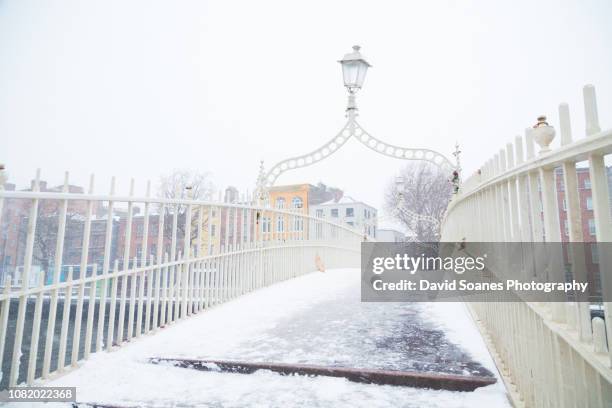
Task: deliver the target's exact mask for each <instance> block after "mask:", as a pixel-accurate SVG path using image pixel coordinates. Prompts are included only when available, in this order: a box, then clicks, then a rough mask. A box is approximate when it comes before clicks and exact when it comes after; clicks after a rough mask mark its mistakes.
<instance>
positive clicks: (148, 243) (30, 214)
mask: <svg viewBox="0 0 612 408" xmlns="http://www.w3.org/2000/svg"><path fill="white" fill-rule="evenodd" d="M39 180H40V172H38V173H37V178H36V180H35V182H34V186H33V191H5V190H3V189H2V187H1V186H2V183H0V216H2V215H4V217H2V218H0V226H3V223H4V225H6V224H7V223H10V222H11V219H9V218H8V216H7V215H6V214H7V213H8V211H4V213H3V211H2V210H3V207H4V209H5V210H7V208H8V207H10V206H13V209H14V208H21V209H22V212H24V213H25V215H24V218H23V219H24V220H26V221H27V229H26V231H25V234H24V235H25V239H24V243H23V246H24V248H23V250H22V251H21V252H19V253H20V254H22V255H23V256H22V264H21V265H20V266H19V268H17V269H20V270H21V271H22V272H21V274H20V275H21V276H18V277H15V276H9V275H6V276H4V277H3V278H4V279H3V285H4V287H3V290H2V293H1V294H0V356H2V373H3V375H2V381H1V383H0V388H6V387H7V386H14V385H16V384H20V383H27V384H32V383H33V382H34V381H35V380H36V379H38V378H43V379H46V378H50V377H51V376H53V375H56V374H59V373H62V372H65V371H66V370H68V369H70V368H73V367H78V365H79V362H80V361H81V360H84V359H87V358H88V357H89V355H90V354H91V353H92V352H100V351H101V350H111V349H112V348H114V347H118V346H121V345H122V344H124V343H125V342H128V341H131V340H132V339H133V338H137V337H140V336H142V335H145V334H149V333H154V332H156V331H157V330H159V329H160V328H162V327H164V326H167V325H169V324H172V323H174V322H175V321H177V320H180V319H183V318H185V317H187V316H189V315H192V314H195V313H198V312H201V311H203V310H206V309H207V308H209V307H212V306H214V305H216V304H219V303H223V302H225V301H227V300H230V299H232V298H234V297H236V296H240V295H242V294H244V293H247V292H250V291H252V290H255V289H258V288H261V287H264V286H267V285H271V284H273V283H275V282H279V281H282V280H285V279H289V278H292V277H296V276H299V275H302V274H304V273H308V272H311V271H314V270H316V269H317V268H319V269H320V268H322V267H323V265H324V267H326V268H334V267H347V266H352V267H356V266H358V265H359V251H360V242H361V240H362V235H361V234H360V233H358V232H356V231H354V230H352V229H350V228H347V227H345V226H342V225H338V224H333V223H330V222H327V221H325V220H322V219H318V218H313V217H310V216H308V215H305V214H302V213H300V211H301V210H296V211H286V210H277V209H270V208H262V207H257V206H253V205H242V204H228V203H218V202H205V201H197V200H180V199H161V198H152V197H150V195H149V191H150V188H149V187H147V195H146V196H145V197H136V196H134V195H133V191H134V184H133V182H132V185H131V189H130V191H131V193H130V194H129V195H127V196H118V195H115V193H114V179H113V182H112V187H111V194H110V195H96V194H94V193H93V177H92V179H91V181H90V187H89V192H88V193H87V194H78V193H69V192H68V175H66V180H65V182H64V188H63V192H49V191H47V192H41V191H39V190H40V181H39ZM50 203H53V209H54V211H53V215H52V216H53V217H56V219H55V222H56V223H55V224H53V225H54V226H55V225H56V228H55V229H54V234H55V236H54V237H55V239H54V240H55V242H54V245H55V251H54V253H53V260H52V262H51V264H52V265H53V268H52V269H51V267H49V268H48V271H47V275H49V274H50V275H51V276H46V277H45V276H44V274H45V271H44V270H42V271H41V272H39V273H41V274H42V276H40V277H39V279H34V280H33V279H31V275H32V274H33V273H34V263H35V261H33V259H34V254H35V253H36V251H37V248H36V239H37V235H36V234H37V223H39V222H42V221H41V219H40V214H39V212H40V211H43V210H44V208H48V207H49V205H50ZM121 206H123V207H121ZM77 207H78V208H79V210H75V208H77ZM137 207H138V208H139V209H144V211H143V215H142V216H140V215H139V216H138V217H141V219H140V220H139V222H138V224H136V218H137V216H136V215H135V208H137ZM99 208H103V210H104V212H105V215H104V216H103V217H101V218H100V216H99V215H97V214H95V209H99ZM69 210H70V211H77V212H80V214H79V222H80V224H78V227H79V228H77V229H78V230H79V231H81V232H79V234H80V237H79V243H80V259H79V260H78V261H79V262H76V264H77V265H78V268H77V267H75V266H69V267H67V271H65V269H66V268H63V265H66V264H71V263H72V264H74V263H75V262H74V261H72V262H71V261H68V262H66V260H65V258H66V256H65V251H68V250H70V248H69V246H70V245H71V242H72V241H70V240H66V235H67V232H66V228H67V213H68V211H69ZM13 213H14V211H13ZM151 220H153V221H155V223H154V224H152V223H151ZM264 220H267V221H266V225H264V222H263V221H264ZM94 222H102V223H103V224H105V228H104V234H103V241H104V244H103V249H102V250H101V254H100V260H101V261H100V262H98V261H95V260H92V259H90V257H91V256H90V251H91V247H92V245H91V239H92V238H93V235H92V223H94ZM279 224H282V228H281V227H280V226H279ZM133 225H137V226H138V231H136V233H135V232H134V231H133ZM150 225H154V226H156V232H154V234H155V235H154V234H151V233H150V228H149V227H150ZM9 226H10V227H15V226H14V225H9ZM72 229H74V226H72ZM0 231H3V229H0ZM135 236H138V237H140V239H139V240H136V241H135V240H134V237H135ZM5 242H6V239H5ZM134 242H135V243H134ZM152 243H155V244H152ZM152 245H155V250H153V251H152V250H151V249H152V248H151V247H152ZM135 246H137V247H138V248H134V247H135ZM136 250H140V253H141V254H144V255H141V256H140V257H137V256H135V254H134V252H136ZM5 255H6V254H5ZM49 271H52V272H51V273H49ZM81 271H83V273H81ZM77 275H78V276H77ZM15 282H19V283H20V285H17V286H16V285H15ZM23 282H30V284H25V285H24V284H23ZM31 282H37V284H36V285H35V286H32V285H31ZM28 346H29V347H28Z"/></svg>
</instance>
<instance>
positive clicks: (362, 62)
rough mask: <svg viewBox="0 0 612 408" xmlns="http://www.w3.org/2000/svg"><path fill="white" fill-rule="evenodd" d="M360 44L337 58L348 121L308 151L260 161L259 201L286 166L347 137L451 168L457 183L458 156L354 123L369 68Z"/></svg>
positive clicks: (310, 160) (314, 158) (311, 160)
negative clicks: (395, 141)
mask: <svg viewBox="0 0 612 408" xmlns="http://www.w3.org/2000/svg"><path fill="white" fill-rule="evenodd" d="M360 49H361V48H360V47H359V46H358V45H355V46H353V51H352V52H350V53H348V54H346V55H344V57H343V58H342V59H341V60H340V61H338V62H339V63H340V65H341V66H342V77H343V79H344V86H345V87H346V89H347V90H348V105H347V108H346V111H347V118H348V120H347V122H346V124H345V125H344V127H343V128H342V129H341V130H340V132H339V133H338V134H337V135H336V136H334V137H333V138H332V139H331V140H329V141H328V142H327V143H326V144H324V145H323V146H321V147H319V148H318V149H315V150H313V151H311V152H310V153H307V154H304V155H301V156H294V157H290V158H288V159H285V160H282V161H280V162H278V163H277V164H275V165H274V166H273V167H272V168H271V169H270V170H269V171H267V172H266V171H265V169H264V166H263V162H262V163H261V165H260V169H259V175H258V178H257V190H256V198H257V200H258V202H259V204H260V205H261V204H263V203H264V202H265V201H266V200H265V199H266V197H267V191H268V188H269V187H271V186H273V185H274V183H275V182H276V180H277V179H278V177H279V176H280V175H281V174H282V173H284V172H286V171H289V170H294V169H298V168H301V167H306V166H311V165H313V164H315V163H317V162H319V161H321V160H323V159H325V158H327V157H329V156H330V155H332V154H333V153H334V152H336V151H337V150H339V149H340V148H341V147H342V146H343V145H344V144H345V143H346V142H347V141H348V140H349V139H350V138H354V139H357V141H359V142H361V143H362V144H363V145H365V146H366V147H367V148H369V149H371V150H373V151H375V152H376V153H379V154H383V155H385V156H389V157H392V158H394V159H400V160H423V161H427V162H430V163H432V164H434V165H436V166H437V167H439V168H440V169H442V171H443V172H445V173H446V174H449V175H451V174H452V172H453V171H456V172H457V183H458V180H459V178H458V174H459V156H458V154H457V155H456V156H455V163H453V162H452V161H451V160H449V159H448V158H447V157H446V156H444V155H442V154H440V153H438V152H436V151H435V150H431V149H426V148H409V147H401V146H396V145H392V144H389V143H385V142H383V141H382V140H379V139H377V138H375V137H374V136H372V135H371V134H369V133H368V132H366V131H365V129H363V128H362V127H361V126H360V125H359V123H357V120H356V117H357V114H356V111H357V106H356V104H355V94H356V93H357V91H359V90H360V89H361V88H362V86H363V83H364V81H365V77H366V74H367V72H368V69H369V68H370V67H371V66H372V65H370V63H368V62H367V61H366V59H365V58H364V57H363V55H361V52H360Z"/></svg>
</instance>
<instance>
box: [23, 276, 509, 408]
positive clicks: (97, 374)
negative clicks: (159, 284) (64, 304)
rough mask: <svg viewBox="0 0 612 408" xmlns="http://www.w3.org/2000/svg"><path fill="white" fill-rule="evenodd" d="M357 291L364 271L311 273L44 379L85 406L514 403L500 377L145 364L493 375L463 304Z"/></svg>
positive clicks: (348, 405)
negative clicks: (383, 376)
mask: <svg viewBox="0 0 612 408" xmlns="http://www.w3.org/2000/svg"><path fill="white" fill-rule="evenodd" d="M359 290H360V288H359V270H356V269H346V270H332V271H328V272H326V273H318V272H317V273H312V274H309V275H306V276H303V277H300V278H297V279H294V280H291V281H287V282H283V283H280V284H277V285H274V286H272V287H269V288H265V289H261V290H259V291H256V292H254V293H251V294H249V295H246V296H243V297H241V298H239V299H236V300H234V301H231V302H228V303H226V304H223V305H221V306H218V307H215V308H213V309H211V310H209V311H206V312H204V313H201V314H199V315H196V316H193V317H190V318H188V319H186V320H184V321H181V322H178V323H176V324H174V325H172V326H170V327H167V328H165V329H162V330H160V331H159V332H158V333H157V334H155V335H152V336H146V337H144V338H141V339H138V340H136V341H134V342H133V343H132V344H128V345H126V346H124V347H122V348H121V349H119V350H117V351H114V352H110V353H108V352H102V353H98V354H94V355H93V356H92V358H91V359H90V360H89V361H87V362H85V363H84V364H83V366H82V367H81V368H80V369H78V370H75V371H73V372H71V373H69V374H67V375H65V376H63V377H60V378H58V379H56V380H54V381H51V382H47V383H46V384H45V385H56V386H76V387H77V400H78V401H79V402H97V403H108V404H117V405H123V406H147V407H149V406H152V407H157V406H159V407H196V406H197V407H201V406H212V407H253V406H259V407H329V406H333V407H344V406H346V407H362V406H363V407H445V408H448V407H509V406H510V405H509V403H508V402H507V400H506V395H505V390H504V387H503V385H502V383H501V380H498V382H497V384H495V385H491V386H488V387H484V388H479V389H478V390H476V391H474V392H451V391H432V390H422V389H414V388H408V387H394V386H379V385H372V384H358V383H353V382H349V381H347V380H345V379H342V378H330V377H298V376H290V377H284V376H280V375H278V374H274V373H271V372H267V371H258V372H256V373H254V374H251V375H244V374H228V373H216V372H201V371H195V370H189V369H184V368H175V367H171V366H166V365H152V364H149V363H147V359H148V358H150V357H189V358H210V359H226V360H242V361H268V362H294V363H312V364H321V365H334V366H347V367H368V368H386V369H412V370H414V369H419V370H430V371H441V372H450V373H457V374H468V375H469V374H486V373H487V370H488V371H490V372H492V373H495V375H496V376H497V371H496V369H495V366H494V364H493V362H492V360H491V358H490V357H489V355H488V353H487V351H486V348H485V345H484V343H483V342H482V340H481V338H480V336H479V334H478V332H477V329H476V327H475V326H474V324H473V322H472V321H471V319H470V317H469V316H468V314H467V310H466V309H465V307H464V305H463V304H454V303H446V304H445V303H427V304H425V303H421V304H408V303H361V302H360V300H359V297H360V292H359ZM16 406H18V405H16ZM44 406H45V407H49V405H48V404H47V405H44Z"/></svg>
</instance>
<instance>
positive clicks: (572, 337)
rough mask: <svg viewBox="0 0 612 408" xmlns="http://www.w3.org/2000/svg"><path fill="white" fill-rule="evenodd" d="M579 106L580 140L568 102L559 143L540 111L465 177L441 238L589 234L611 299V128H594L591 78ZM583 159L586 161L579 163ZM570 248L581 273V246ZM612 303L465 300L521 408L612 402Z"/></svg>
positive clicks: (574, 238) (540, 238) (580, 237)
mask: <svg viewBox="0 0 612 408" xmlns="http://www.w3.org/2000/svg"><path fill="white" fill-rule="evenodd" d="M584 107H585V118H586V137H585V138H583V139H580V140H577V141H572V134H571V127H570V116H569V108H568V105H567V104H561V105H560V106H559V117H560V126H559V128H560V133H561V137H560V139H561V143H560V147H558V148H555V149H551V148H550V143H551V142H552V140H553V138H554V136H555V131H554V128H553V127H552V126H549V125H548V123H546V118H545V117H540V118H538V124H537V125H536V126H534V127H533V128H528V129H527V130H526V132H525V139H524V141H523V138H522V137H520V136H517V137H516V138H515V140H514V144H512V143H509V144H508V145H507V146H506V148H505V149H502V150H500V152H499V153H498V154H496V155H495V157H493V158H491V159H490V160H488V161H487V162H486V163H485V164H484V165H483V166H482V167H481V168H480V170H478V171H477V172H476V174H474V175H473V176H471V177H470V178H468V179H467V180H465V182H464V183H463V185H462V186H461V189H460V191H459V193H458V194H457V195H456V196H455V197H454V199H453V201H452V202H451V203H450V205H449V207H448V209H447V213H446V216H445V219H444V221H443V225H442V240H443V241H449V242H453V241H454V242H458V241H466V242H467V243H468V245H469V243H470V242H474V243H478V242H484V243H486V242H562V241H565V242H587V241H589V240H592V238H591V237H589V236H588V235H594V238H596V242H597V244H594V246H596V247H597V246H598V245H599V246H600V248H599V250H598V251H597V252H598V254H599V260H598V262H599V271H601V273H600V276H601V281H602V291H603V294H602V296H603V299H604V300H607V299H610V293H609V291H610V286H609V283H607V281H609V280H610V273H612V258H611V256H610V254H609V253H608V251H605V250H604V249H603V245H602V244H601V243H610V242H612V221H611V216H610V191H609V185H610V182H611V181H612V169H611V168H610V167H606V165H605V161H604V158H605V156H606V155H609V154H610V153H612V130H606V131H601V130H600V126H599V122H598V115H597V105H596V99H595V89H594V88H593V86H592V85H587V86H585V87H584ZM534 142H535V143H537V144H538V145H539V147H540V150H539V152H538V153H536V148H535V145H534ZM585 161H586V162H588V168H587V167H586V165H584V164H583V163H580V164H579V165H578V167H577V166H576V164H577V163H579V162H585ZM557 177H558V178H559V180H557ZM561 179H562V180H561ZM579 181H582V184H581V185H579ZM585 190H589V191H585ZM585 194H586V195H589V197H590V198H587V197H586V196H585ZM561 196H563V197H564V198H561ZM591 203H592V205H591ZM561 213H563V216H562V217H560V214H561ZM586 216H588V217H592V218H591V219H592V221H589V224H586V223H585V222H584V221H585V220H584V219H583V218H584V217H586ZM560 218H562V219H563V220H564V221H565V223H564V224H561V222H560ZM475 220H478V221H477V222H475ZM562 227H563V228H562ZM576 247H579V246H576ZM578 252H579V251H578ZM571 255H572V260H573V262H572V267H571V273H572V274H573V276H574V277H578V275H579V274H581V273H583V272H584V271H580V265H581V264H583V263H584V253H582V254H580V253H572V254H571ZM580 257H582V259H581V258H580ZM526 262H527V263H529V260H527V261H526ZM515 272H516V273H520V272H521V271H515ZM611 306H612V305H610V304H609V303H606V302H604V303H603V311H604V313H603V314H604V319H602V318H601V317H594V318H592V317H591V316H592V310H594V309H597V308H601V306H599V307H595V305H590V304H588V303H586V302H566V303H529V302H513V303H501V302H489V303H485V302H483V303H470V304H469V307H470V310H471V311H472V314H473V316H474V318H475V320H476V321H477V323H479V325H480V326H481V330H482V331H483V334H484V337H485V340H487V342H488V343H489V345H490V348H491V349H492V351H493V354H494V355H495V356H496V359H497V361H498V366H499V368H500V371H501V372H502V375H503V376H504V378H505V380H506V384H507V385H508V388H509V390H510V392H511V394H512V395H513V396H514V400H515V402H516V404H517V406H527V407H561V406H576V407H577V406H581V407H582V406H589V407H604V406H609V404H610V403H611V401H612V370H611V369H610V367H611V363H610V362H611V361H612V360H611V358H612V355H611V354H610V352H611V351H612V348H611V347H610V345H609V341H607V340H606V339H607V338H608V339H609V336H610V335H611V334H612V316H611V312H612V309H611ZM606 332H607V334H606Z"/></svg>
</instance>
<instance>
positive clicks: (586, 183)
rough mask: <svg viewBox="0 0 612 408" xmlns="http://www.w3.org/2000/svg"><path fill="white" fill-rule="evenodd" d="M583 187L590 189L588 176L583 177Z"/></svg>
mask: <svg viewBox="0 0 612 408" xmlns="http://www.w3.org/2000/svg"><path fill="white" fill-rule="evenodd" d="M584 188H585V189H586V190H590V189H591V179H590V178H585V179H584Z"/></svg>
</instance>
